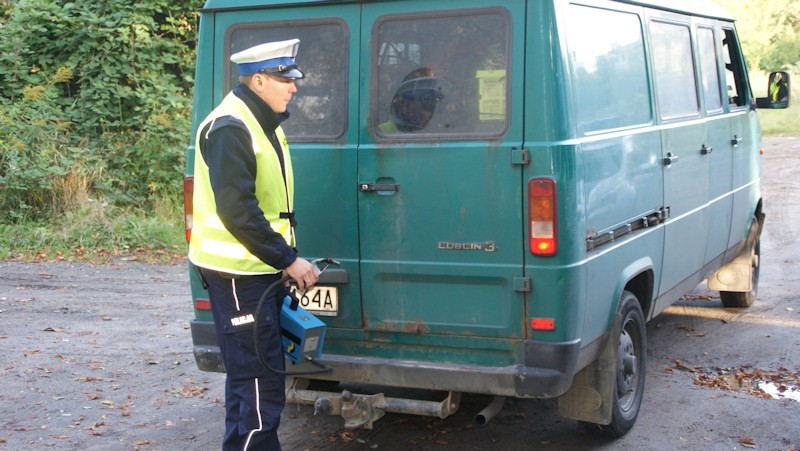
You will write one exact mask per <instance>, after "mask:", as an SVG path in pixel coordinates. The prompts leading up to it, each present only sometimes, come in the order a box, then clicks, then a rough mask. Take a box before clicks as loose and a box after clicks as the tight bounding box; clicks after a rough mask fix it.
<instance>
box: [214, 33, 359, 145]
mask: <svg viewBox="0 0 800 451" xmlns="http://www.w3.org/2000/svg"><path fill="white" fill-rule="evenodd" d="M292 38H298V39H300V51H299V52H298V54H297V63H298V65H299V66H300V67H301V68H302V69H303V72H304V73H305V74H306V78H304V79H302V80H298V81H297V82H296V83H297V93H296V94H295V97H294V98H293V99H292V103H291V104H289V109H288V111H289V113H290V114H291V115H292V119H291V120H289V121H286V122H284V123H283V124H282V125H281V126H282V127H283V130H284V132H285V133H286V136H287V137H288V138H289V139H290V140H292V141H294V142H304V141H305V142H308V141H333V140H335V139H337V138H339V137H341V136H342V135H343V134H344V129H345V126H346V118H347V114H346V112H347V99H348V94H347V51H346V50H347V29H346V24H345V23H344V22H340V21H335V22H332V21H327V22H310V21H297V22H296V23H290V22H286V21H281V22H261V23H252V22H251V23H245V24H241V25H237V26H234V27H232V28H231V29H229V31H228V39H227V43H226V45H227V47H226V48H227V49H228V51H229V53H228V55H226V56H225V61H226V62H227V63H226V64H228V68H227V71H226V72H227V74H228V86H226V92H227V91H228V90H230V89H232V88H233V87H234V86H236V85H237V84H238V83H239V80H238V78H239V74H238V72H237V69H236V65H235V64H232V63H230V55H231V54H233V53H235V52H238V51H240V50H243V49H246V48H248V47H251V46H254V45H258V44H261V43H264V42H271V41H282V40H285V39H292Z"/></svg>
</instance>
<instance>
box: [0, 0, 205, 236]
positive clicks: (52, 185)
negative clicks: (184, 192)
mask: <svg viewBox="0 0 800 451" xmlns="http://www.w3.org/2000/svg"><path fill="white" fill-rule="evenodd" d="M201 5H202V0H194V1H170V0H149V1H147V2H131V1H129V0H106V1H103V2H73V1H67V0H19V1H16V2H12V3H6V4H5V6H4V10H3V11H2V12H3V16H4V17H3V19H2V24H0V120H2V128H1V129H0V189H2V190H3V191H4V194H3V196H2V197H1V198H0V222H8V221H15V220H19V219H24V218H32V217H33V218H35V217H42V216H47V215H52V214H58V209H59V208H58V203H56V204H53V202H52V200H53V199H52V197H53V195H52V193H56V192H58V186H60V185H63V184H65V183H67V182H66V181H65V179H66V178H69V179H70V180H72V181H71V182H69V183H67V184H70V185H72V184H74V183H75V182H74V179H75V178H77V179H79V180H84V182H82V183H80V184H79V185H82V186H83V187H84V189H85V191H86V193H87V195H88V196H92V197H95V198H98V199H100V200H103V201H106V200H107V201H111V202H116V203H124V204H131V203H133V204H140V205H144V204H147V203H148V202H149V201H151V200H152V199H153V198H154V196H176V197H177V196H178V193H179V191H180V177H176V174H180V173H181V171H182V168H183V164H182V158H183V151H184V147H185V142H186V137H187V136H188V132H189V109H190V106H191V89H192V84H193V74H194V55H195V54H194V50H195V36H196V20H197V19H196V9H197V8H198V7H199V6H201ZM44 193H51V194H49V197H50V198H51V199H50V205H48V200H47V197H48V195H45V194H44Z"/></svg>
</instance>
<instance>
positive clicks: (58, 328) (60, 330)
mask: <svg viewBox="0 0 800 451" xmlns="http://www.w3.org/2000/svg"><path fill="white" fill-rule="evenodd" d="M64 330H65V329H62V328H60V327H47V328H45V329H44V331H45V332H64Z"/></svg>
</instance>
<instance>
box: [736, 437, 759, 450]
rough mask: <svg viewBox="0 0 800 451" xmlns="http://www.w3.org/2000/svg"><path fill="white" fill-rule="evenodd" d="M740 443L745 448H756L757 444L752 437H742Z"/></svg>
mask: <svg viewBox="0 0 800 451" xmlns="http://www.w3.org/2000/svg"><path fill="white" fill-rule="evenodd" d="M739 443H741V444H742V446H744V447H745V448H755V447H756V443H755V442H754V441H753V439H751V438H750V437H742V438H740V439H739Z"/></svg>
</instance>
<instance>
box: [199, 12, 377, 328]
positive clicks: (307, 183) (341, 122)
mask: <svg viewBox="0 0 800 451" xmlns="http://www.w3.org/2000/svg"><path fill="white" fill-rule="evenodd" d="M220 4H222V3H221V2H220ZM359 17H360V8H359V6H358V5H336V6H330V5H318V6H315V7H305V8H300V7H298V8H290V7H289V8H287V7H280V8H275V7H264V8H261V9H250V8H248V9H241V8H231V9H226V8H225V7H224V6H223V7H220V8H218V12H216V21H215V22H216V25H215V27H216V29H215V32H216V34H217V36H224V37H225V38H224V39H217V40H215V46H216V47H215V54H216V55H219V57H218V58H217V59H216V61H221V62H223V64H221V67H217V68H215V69H214V74H215V84H214V85H215V86H218V87H220V88H219V89H216V90H215V99H214V103H215V104H217V103H219V102H220V101H221V99H222V97H223V96H224V94H225V93H227V92H228V91H229V90H230V89H231V88H232V87H233V86H236V84H237V83H238V81H237V77H238V75H237V73H236V69H235V67H234V66H233V65H232V64H230V63H229V62H228V61H229V58H230V55H231V54H232V53H235V52H237V51H240V50H243V49H245V48H248V47H250V46H253V45H257V44H261V43H264V42H270V41H278V40H285V39H291V38H299V39H300V48H299V51H298V55H297V62H298V65H299V66H300V68H301V69H302V70H303V72H304V73H305V74H306V78H305V79H303V80H298V81H297V87H298V93H297V94H296V95H295V96H294V98H293V99H292V102H291V103H290V104H289V108H288V111H289V112H290V114H291V116H290V118H289V119H288V120H287V121H285V122H284V123H283V124H282V127H283V130H284V131H285V132H286V135H287V138H288V140H289V142H290V148H291V152H292V164H293V168H294V173H295V199H296V201H295V210H296V212H297V214H298V215H297V221H298V224H299V225H298V227H297V243H298V251H299V252H300V254H301V255H303V256H304V257H307V258H315V257H332V258H335V259H337V260H339V261H340V262H341V266H340V267H339V268H337V270H338V271H339V272H338V274H337V273H329V274H335V277H328V275H325V276H323V278H322V279H321V281H320V284H319V285H320V286H321V289H320V290H318V291H316V292H315V294H312V295H311V297H312V299H304V301H305V302H306V305H305V306H306V307H307V308H309V309H312V310H317V309H320V310H323V311H322V312H321V314H322V315H328V319H327V321H328V324H330V325H332V326H335V327H342V328H360V327H361V321H362V317H361V297H360V290H359V270H358V223H357V218H358V212H357V210H356V208H357V207H356V191H355V187H356V147H357V146H356V144H357V139H358V133H357V128H358V109H357V107H355V106H354V105H358V84H357V83H358V77H357V76H353V74H357V73H358V69H357V64H358V36H359V33H360V31H359ZM348 104H350V105H351V106H350V107H349V108H348ZM314 296H316V299H314ZM333 299H336V300H341V302H334V301H333ZM345 300H346V302H345ZM309 301H310V302H311V303H312V304H311V305H308V304H307V302H309ZM315 301H316V303H315Z"/></svg>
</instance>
